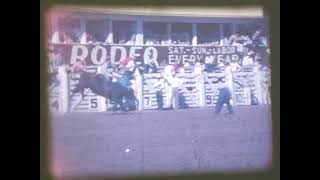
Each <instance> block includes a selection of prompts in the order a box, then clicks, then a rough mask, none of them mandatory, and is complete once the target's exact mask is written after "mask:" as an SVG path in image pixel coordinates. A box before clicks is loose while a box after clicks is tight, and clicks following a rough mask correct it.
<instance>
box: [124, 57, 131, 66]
mask: <svg viewBox="0 0 320 180" xmlns="http://www.w3.org/2000/svg"><path fill="white" fill-rule="evenodd" d="M132 60H133V58H132V57H127V58H126V59H124V60H123V61H122V64H123V65H127V64H128V63H129V61H132Z"/></svg>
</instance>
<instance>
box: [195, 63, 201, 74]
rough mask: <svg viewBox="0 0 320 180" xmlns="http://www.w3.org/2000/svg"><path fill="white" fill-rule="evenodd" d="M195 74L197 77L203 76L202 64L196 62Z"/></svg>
mask: <svg viewBox="0 0 320 180" xmlns="http://www.w3.org/2000/svg"><path fill="white" fill-rule="evenodd" d="M194 73H195V74H196V75H201V74H202V67H201V63H200V62H196V64H195V67H194Z"/></svg>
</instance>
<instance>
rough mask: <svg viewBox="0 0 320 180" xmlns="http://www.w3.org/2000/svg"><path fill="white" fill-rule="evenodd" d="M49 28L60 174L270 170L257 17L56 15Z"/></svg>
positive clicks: (223, 12) (263, 30) (125, 12)
mask: <svg viewBox="0 0 320 180" xmlns="http://www.w3.org/2000/svg"><path fill="white" fill-rule="evenodd" d="M46 27H47V28H46V31H47V43H46V45H47V47H46V49H47V60H48V61H47V66H48V89H47V91H48V99H49V111H50V114H51V117H52V118H51V121H50V123H51V128H52V130H51V131H52V134H51V143H52V145H51V147H52V149H51V160H52V161H51V164H50V167H51V172H52V174H54V175H55V176H68V175H70V176H72V175H96V174H98V175H108V176H117V175H125V176H131V175H160V174H185V173H189V174H190V173H194V174H199V173H210V172H229V171H231V172H234V171H235V172H238V171H255V170H265V169H267V168H268V167H270V165H271V163H272V128H271V127H272V124H271V123H272V121H271V96H270V92H271V91H270V88H271V71H270V67H271V65H270V60H269V55H270V47H269V29H268V21H267V17H266V16H265V15H264V12H263V10H262V9H261V8H247V9H246V8H242V9H241V8H235V9H234V8H223V9H221V8H220V9H210V10H207V9H204V10H201V9H199V10H192V11H191V10H190V11H188V10H185V9H184V10H182V9H179V8H178V9H175V8H170V7H167V8H163V9H160V10H159V9H156V8H151V7H149V8H147V7H144V8H134V9H130V8H122V7H116V8H111V7H105V8H97V7H95V8H93V7H87V8H84V7H77V8H74V7H68V8H66V7H59V8H53V9H51V10H50V12H49V13H47V16H46Z"/></svg>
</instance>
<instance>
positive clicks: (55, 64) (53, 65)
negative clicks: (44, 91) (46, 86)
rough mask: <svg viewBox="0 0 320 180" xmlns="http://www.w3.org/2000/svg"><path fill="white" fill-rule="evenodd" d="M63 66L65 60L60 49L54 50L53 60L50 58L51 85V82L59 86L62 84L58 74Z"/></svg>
mask: <svg viewBox="0 0 320 180" xmlns="http://www.w3.org/2000/svg"><path fill="white" fill-rule="evenodd" d="M62 65H63V60H62V57H61V55H60V52H59V49H58V48H54V49H53V54H52V55H51V58H49V72H48V73H49V78H50V84H51V82H52V83H53V84H54V85H55V86H58V85H59V84H60V81H59V79H58V77H57V76H58V73H59V67H60V66H62Z"/></svg>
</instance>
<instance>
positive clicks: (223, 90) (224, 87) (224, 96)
mask: <svg viewBox="0 0 320 180" xmlns="http://www.w3.org/2000/svg"><path fill="white" fill-rule="evenodd" d="M218 83H219V84H218V88H219V97H218V102H217V104H216V107H215V113H216V114H219V113H220V111H221V108H222V106H223V104H227V107H228V111H229V114H233V109H232V105H231V104H230V100H231V91H230V89H229V84H228V79H227V78H226V76H224V77H222V78H221V79H219V81H218Z"/></svg>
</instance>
